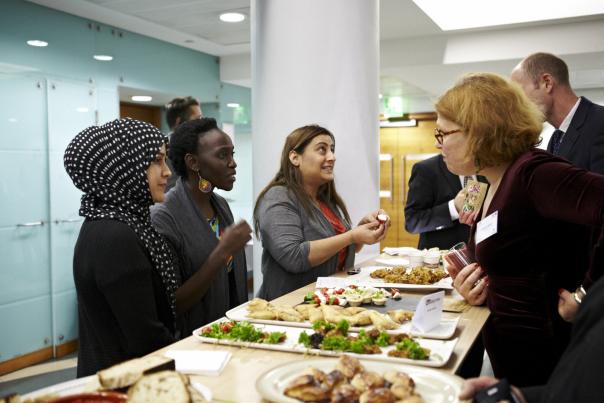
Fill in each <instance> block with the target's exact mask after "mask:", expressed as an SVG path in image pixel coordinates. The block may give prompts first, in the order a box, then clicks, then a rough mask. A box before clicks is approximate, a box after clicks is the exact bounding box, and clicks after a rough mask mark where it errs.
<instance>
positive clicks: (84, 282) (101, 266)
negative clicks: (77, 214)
mask: <svg viewBox="0 0 604 403" xmlns="http://www.w3.org/2000/svg"><path fill="white" fill-rule="evenodd" d="M73 276H74V281H75V286H76V291H77V296H78V319H79V339H80V349H79V352H78V370H77V373H78V377H82V376H86V375H91V374H94V373H96V372H97V371H98V370H100V369H103V368H106V367H108V366H111V365H114V364H117V363H119V362H121V361H124V360H127V359H130V358H134V357H139V356H142V355H145V354H148V353H150V352H152V351H154V350H157V349H159V348H162V347H164V346H166V345H168V344H170V343H173V342H174V341H175V339H174V337H173V335H172V332H173V327H174V326H173V316H172V312H171V309H170V306H169V304H168V300H167V297H166V293H165V288H164V286H163V283H162V280H161V277H160V276H159V274H158V273H157V272H156V271H155V270H154V269H153V266H152V264H151V260H150V257H149V256H148V255H147V253H146V250H145V248H144V246H143V244H142V243H141V242H140V241H139V238H138V237H137V235H136V233H135V232H134V231H133V230H132V229H131V228H130V227H129V226H128V225H126V224H124V223H122V222H120V221H116V220H112V219H102V220H95V221H90V220H85V221H84V223H83V224H82V228H81V229H80V234H79V237H78V241H77V243H76V246H75V251H74V259H73Z"/></svg>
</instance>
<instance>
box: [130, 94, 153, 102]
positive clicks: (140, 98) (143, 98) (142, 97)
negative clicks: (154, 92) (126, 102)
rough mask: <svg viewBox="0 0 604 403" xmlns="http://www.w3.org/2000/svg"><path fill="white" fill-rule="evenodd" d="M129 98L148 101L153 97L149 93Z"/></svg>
mask: <svg viewBox="0 0 604 403" xmlns="http://www.w3.org/2000/svg"><path fill="white" fill-rule="evenodd" d="M130 99H131V100H133V101H136V102H149V101H151V100H152V99H153V97H151V96H149V95H133V96H132V97H130Z"/></svg>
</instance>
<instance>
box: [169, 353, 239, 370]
mask: <svg viewBox="0 0 604 403" xmlns="http://www.w3.org/2000/svg"><path fill="white" fill-rule="evenodd" d="M164 355H165V356H166V357H170V358H173V359H174V361H175V362H176V370H177V371H178V372H182V373H185V374H195V375H207V376H218V375H220V373H221V372H222V370H223V369H224V367H225V366H226V364H227V363H228V362H229V360H230V359H231V353H230V352H229V351H215V350H212V351H199V350H168V351H166V352H165V354H164Z"/></svg>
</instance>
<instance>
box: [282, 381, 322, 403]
mask: <svg viewBox="0 0 604 403" xmlns="http://www.w3.org/2000/svg"><path fill="white" fill-rule="evenodd" d="M330 392H331V390H330V389H327V388H325V387H324V386H322V385H321V384H320V383H319V382H318V381H317V380H316V379H315V378H314V377H313V376H312V375H301V376H299V377H297V378H295V379H294V380H293V381H291V383H290V384H289V385H287V387H286V388H285V390H284V391H283V393H285V395H286V396H289V397H292V398H294V399H298V400H302V401H303V402H315V401H321V400H327V399H329V398H330Z"/></svg>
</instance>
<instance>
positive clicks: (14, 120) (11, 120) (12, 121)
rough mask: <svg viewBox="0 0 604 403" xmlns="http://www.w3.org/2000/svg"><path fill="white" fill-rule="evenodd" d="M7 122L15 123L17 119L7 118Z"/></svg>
mask: <svg viewBox="0 0 604 403" xmlns="http://www.w3.org/2000/svg"><path fill="white" fill-rule="evenodd" d="M8 121H9V122H11V123H17V119H15V118H8Z"/></svg>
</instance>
